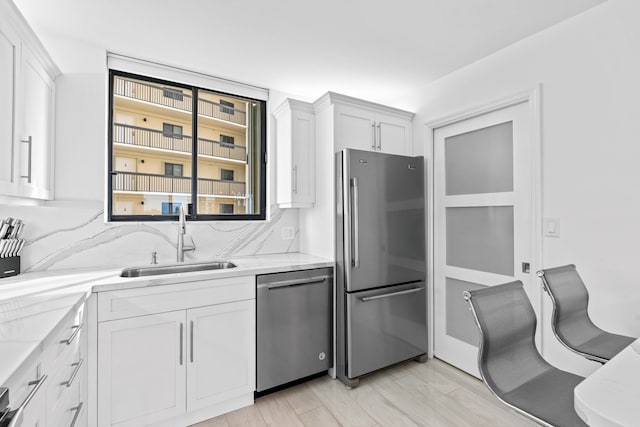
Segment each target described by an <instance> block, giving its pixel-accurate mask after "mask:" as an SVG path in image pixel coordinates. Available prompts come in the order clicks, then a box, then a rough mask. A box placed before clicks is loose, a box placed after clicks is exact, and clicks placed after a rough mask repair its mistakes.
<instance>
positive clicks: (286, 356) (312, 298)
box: [256, 268, 333, 392]
mask: <svg viewBox="0 0 640 427" xmlns="http://www.w3.org/2000/svg"><path fill="white" fill-rule="evenodd" d="M256 282H257V283H256V285H257V304H256V310H257V315H256V321H257V340H258V343H257V355H256V359H257V362H256V365H257V366H256V390H257V391H258V392H262V391H264V390H268V389H270V388H273V387H277V386H279V385H283V384H286V383H289V382H291V381H295V380H298V379H301V378H304V377H307V376H310V375H313V374H317V373H320V372H323V371H327V370H328V369H329V368H330V367H331V366H332V364H333V347H332V346H333V334H332V331H333V327H332V322H333V313H332V310H333V269H332V268H321V269H313V270H300V271H292V272H287V273H275V274H265V275H259V276H257V279H256Z"/></svg>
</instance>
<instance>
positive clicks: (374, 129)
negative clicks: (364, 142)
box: [371, 122, 377, 151]
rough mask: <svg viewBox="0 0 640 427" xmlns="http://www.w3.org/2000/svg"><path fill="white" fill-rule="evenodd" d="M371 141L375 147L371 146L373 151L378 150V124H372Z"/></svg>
mask: <svg viewBox="0 0 640 427" xmlns="http://www.w3.org/2000/svg"><path fill="white" fill-rule="evenodd" d="M371 140H372V141H373V145H372V146H371V149H372V150H374V151H375V150H376V146H377V144H376V122H373V123H371Z"/></svg>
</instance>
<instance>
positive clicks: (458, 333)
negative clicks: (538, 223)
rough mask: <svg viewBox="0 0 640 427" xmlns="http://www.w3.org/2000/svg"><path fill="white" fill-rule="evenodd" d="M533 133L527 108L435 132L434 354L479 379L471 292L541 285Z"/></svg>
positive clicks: (518, 107)
mask: <svg viewBox="0 0 640 427" xmlns="http://www.w3.org/2000/svg"><path fill="white" fill-rule="evenodd" d="M531 126H532V124H531V122H530V117H529V102H523V103H520V104H517V105H513V106H510V107H507V108H502V109H499V110H496V111H493V112H490V113H486V114H482V115H480V116H476V117H472V118H469V119H465V120H462V121H458V122H455V123H453V124H450V125H447V126H444V127H440V128H437V129H435V131H434V354H435V356H436V357H438V358H440V359H442V360H444V361H446V362H448V363H450V364H452V365H454V366H457V367H458V368H460V369H463V370H465V371H467V372H469V373H471V374H473V375H476V376H479V372H478V368H477V356H478V347H477V346H478V338H479V334H478V330H477V327H476V325H475V323H474V321H473V317H472V315H471V313H470V312H469V309H468V304H467V302H466V301H465V300H464V298H463V291H464V290H474V289H478V288H482V287H485V286H493V285H498V284H501V283H506V282H510V281H514V280H521V281H522V282H523V283H524V285H525V289H526V290H527V291H528V292H529V295H531V294H532V293H531V292H532V286H537V282H536V278H535V277H534V276H535V274H534V273H532V272H533V271H534V270H533V269H534V266H532V265H531V263H532V262H533V261H534V260H533V259H532V257H533V255H534V250H533V247H532V245H533V244H534V241H535V239H534V238H533V236H534V224H533V220H532V218H533V213H532V212H533V211H532V209H533V205H532V194H533V186H532V183H533V178H532V172H533V168H532V166H531V165H532V156H534V155H535V153H533V150H532V147H533V143H532V139H531ZM527 263H528V264H527ZM534 294H535V292H534ZM533 303H534V309H535V310H536V311H537V312H539V310H538V308H537V306H536V305H539V301H538V300H535V301H533Z"/></svg>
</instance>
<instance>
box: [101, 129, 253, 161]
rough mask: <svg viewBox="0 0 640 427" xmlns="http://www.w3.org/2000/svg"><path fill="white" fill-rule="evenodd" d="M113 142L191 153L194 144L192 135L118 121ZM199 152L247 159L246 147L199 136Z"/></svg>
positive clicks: (226, 157) (225, 157)
mask: <svg viewBox="0 0 640 427" xmlns="http://www.w3.org/2000/svg"><path fill="white" fill-rule="evenodd" d="M113 142H114V143H118V144H129V145H135V146H139V147H147V148H156V149H160V150H170V151H178V152H181V153H189V154H190V153H191V150H192V145H193V144H192V138H191V137H190V136H186V135H183V136H182V138H175V137H171V136H167V135H165V134H164V133H163V132H162V131H160V130H155V129H148V128H142V127H138V126H131V125H122V124H118V123H116V124H114V125H113ZM198 154H202V155H205V156H213V157H221V158H224V159H232V160H240V161H243V162H244V161H246V160H247V150H246V147H244V146H242V145H235V144H226V143H221V142H219V141H214V140H212V139H204V138H198Z"/></svg>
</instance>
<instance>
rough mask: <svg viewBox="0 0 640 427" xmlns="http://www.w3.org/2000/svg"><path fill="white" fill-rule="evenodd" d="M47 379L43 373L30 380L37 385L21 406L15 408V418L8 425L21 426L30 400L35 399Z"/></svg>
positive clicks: (12, 426) (31, 383)
mask: <svg viewBox="0 0 640 427" xmlns="http://www.w3.org/2000/svg"><path fill="white" fill-rule="evenodd" d="M46 379H47V376H46V375H43V376H41V377H40V379H38V380H35V381H30V382H29V385H33V386H35V387H33V390H31V391H30V392H29V394H28V395H27V397H26V398H25V399H24V402H22V405H20V407H19V408H18V409H16V410H15V412H14V414H15V415H13V418H12V419H11V421H10V422H9V425H8V426H7V427H19V426H20V425H21V424H22V420H23V418H24V409H25V408H26V407H27V405H29V402H31V399H33V397H34V396H35V395H36V393H37V392H38V390H40V387H42V384H44V382H45V380H46Z"/></svg>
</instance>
